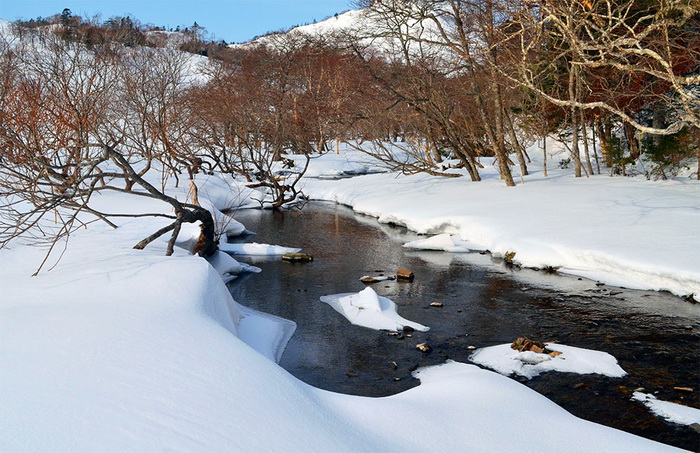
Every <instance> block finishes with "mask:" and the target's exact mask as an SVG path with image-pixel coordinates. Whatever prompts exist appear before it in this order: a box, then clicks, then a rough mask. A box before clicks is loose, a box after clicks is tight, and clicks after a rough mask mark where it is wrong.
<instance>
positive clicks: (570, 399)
mask: <svg viewBox="0 0 700 453" xmlns="http://www.w3.org/2000/svg"><path fill="white" fill-rule="evenodd" d="M235 218H236V219H237V220H238V221H240V222H242V223H243V224H244V225H245V226H246V228H247V229H248V230H250V231H254V232H256V233H257V235H256V236H255V237H253V238H247V241H249V242H250V241H254V242H260V243H267V244H277V245H283V246H288V247H300V248H302V249H303V252H305V253H308V254H311V255H312V256H313V257H314V260H313V261H312V262H310V263H287V262H283V261H282V260H281V259H280V257H243V256H236V259H238V260H239V261H242V262H247V263H251V264H254V265H256V266H258V267H260V268H262V270H263V272H262V273H260V274H249V275H245V276H242V277H241V278H239V279H237V280H234V281H233V282H232V283H231V284H230V290H231V294H232V295H233V297H234V299H236V300H237V301H238V302H240V303H242V304H243V305H246V306H249V307H251V308H254V309H257V310H260V311H263V312H265V313H270V314H273V315H276V316H280V317H283V318H287V319H291V320H293V321H295V322H296V323H297V330H296V332H295V334H294V336H293V337H292V339H291V340H290V342H289V344H288V346H287V349H286V350H285V352H284V355H283V357H282V360H281V362H280V365H281V366H282V367H284V368H285V369H286V370H288V371H289V372H290V373H291V374H293V375H294V376H296V377H297V378H299V379H300V380H302V381H304V382H307V383H308V384H311V385H313V386H315V387H318V388H322V389H326V390H331V391H334V392H340V393H347V394H353V395H363V396H374V397H377V396H387V395H391V394H395V393H398V392H401V391H404V390H407V389H409V388H411V387H415V386H416V385H418V384H419V381H418V380H416V379H414V378H413V377H412V376H411V371H412V370H414V369H415V368H416V367H423V366H428V365H436V364H440V363H443V362H444V361H445V360H447V359H452V360H455V361H458V362H467V363H469V355H470V354H471V353H472V352H473V351H471V350H469V349H468V347H470V346H475V347H477V348H481V347H486V346H492V345H497V344H503V343H511V342H513V341H514V340H515V339H516V338H518V337H527V338H531V339H534V340H541V341H556V342H559V343H563V344H566V345H570V346H576V347H581V348H587V349H594V350H600V351H605V352H608V353H610V354H612V355H613V356H615V357H616V358H617V360H618V363H619V364H620V366H622V368H623V369H625V371H627V373H628V376H626V377H624V378H608V377H605V376H600V375H578V374H572V373H555V372H550V373H545V374H543V375H540V376H538V377H535V378H534V379H531V380H527V379H524V378H515V379H517V380H518V381H519V382H521V383H523V384H524V385H526V386H528V387H530V388H531V389H533V390H535V391H537V392H539V393H541V394H542V395H544V396H546V397H548V398H549V399H551V400H552V401H554V402H556V403H557V404H559V405H560V406H562V407H563V408H564V409H566V410H568V411H569V412H571V413H572V414H574V415H576V416H578V417H581V418H583V419H587V420H591V421H593V422H596V423H601V424H604V425H607V426H612V427H614V428H618V429H621V430H624V431H627V432H630V433H633V434H637V435H640V436H643V437H646V438H649V439H654V440H657V441H659V442H663V443H666V444H670V445H674V446H677V447H681V448H685V449H688V450H692V451H698V450H700V432H698V431H696V430H695V429H693V428H690V427H687V426H682V425H677V424H673V423H669V422H666V421H664V420H663V419H661V418H659V417H656V416H654V415H652V414H651V413H650V412H649V410H648V409H647V408H646V407H645V406H644V405H643V404H642V403H640V402H637V401H631V400H630V398H631V394H632V392H633V391H635V390H636V389H638V388H643V389H644V390H643V392H645V393H652V394H654V395H655V396H657V397H658V398H659V399H661V400H666V401H674V402H680V403H682V404H685V405H688V406H692V407H696V408H700V397H699V393H700V353H699V352H698V351H700V305H692V304H690V303H688V302H685V301H684V300H682V299H681V298H678V297H675V296H673V295H671V294H668V293H660V292H649V291H635V290H628V289H624V288H615V287H608V286H605V285H601V284H596V282H594V281H590V280H585V279H578V278H575V277H570V276H564V275H560V274H548V273H545V272H537V271H534V270H528V269H518V268H513V267H509V266H507V265H506V264H504V263H503V262H502V261H501V260H496V259H494V258H492V257H491V256H490V255H488V254H485V255H482V254H479V253H466V254H451V253H447V252H439V251H425V252H423V251H420V252H419V251H409V250H406V249H404V248H403V247H402V244H403V243H405V242H408V241H411V240H415V239H418V238H421V237H420V236H418V235H416V234H414V233H412V232H410V231H407V230H406V229H405V228H401V227H395V226H388V225H381V224H379V223H378V222H377V221H376V220H375V219H373V218H369V217H364V216H360V215H356V214H354V213H353V212H352V210H350V209H348V208H346V207H343V206H338V205H334V204H327V203H310V204H308V205H307V206H306V207H305V208H304V209H303V210H301V211H285V212H277V211H260V210H241V211H239V212H237V213H236V215H235ZM400 268H405V269H410V270H411V271H413V272H414V274H415V280H414V281H413V282H410V283H409V282H400V281H383V282H380V283H376V284H373V285H372V288H373V289H374V290H375V291H376V292H377V293H378V294H379V295H380V296H385V297H388V298H389V299H391V300H392V301H394V302H395V303H396V304H397V306H398V313H399V315H401V316H402V317H404V318H406V319H409V320H411V321H415V322H418V323H421V324H424V325H427V326H429V327H430V330H429V331H428V332H412V333H411V337H410V338H409V337H407V336H402V337H397V336H390V335H389V334H388V332H386V331H376V330H371V329H367V328H364V327H359V326H355V325H352V324H350V323H349V322H348V321H347V320H346V319H345V318H344V317H343V316H341V315H340V314H339V313H337V312H335V311H334V310H333V308H331V307H330V306H329V305H327V304H324V303H322V302H320V300H319V298H320V297H321V296H324V295H329V294H337V293H348V292H358V291H361V290H362V289H363V288H365V285H364V284H363V283H361V282H360V281H359V279H360V277H362V276H364V275H378V274H380V273H384V274H386V275H392V274H394V273H395V272H396V270H397V269H400ZM433 301H438V302H441V303H442V304H443V305H444V306H443V307H431V306H430V303H431V302H433ZM424 342H425V343H427V344H428V345H430V346H431V348H432V349H433V350H432V352H430V353H422V352H420V351H419V350H417V349H416V344H418V343H424ZM674 387H681V388H692V389H693V390H694V391H693V392H689V391H684V390H676V389H674ZM513 422H514V423H532V424H533V429H535V428H534V426H536V425H537V422H536V420H535V421H531V420H527V421H526V420H514V421H513ZM552 435H558V434H557V433H552Z"/></svg>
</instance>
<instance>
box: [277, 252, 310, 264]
mask: <svg viewBox="0 0 700 453" xmlns="http://www.w3.org/2000/svg"><path fill="white" fill-rule="evenodd" d="M282 260H284V261H289V262H292V263H296V262H299V263H308V262H309V261H313V260H314V257H313V256H311V255H307V254H306V253H285V254H284V255H282Z"/></svg>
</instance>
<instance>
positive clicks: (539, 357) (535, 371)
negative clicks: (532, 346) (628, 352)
mask: <svg viewBox="0 0 700 453" xmlns="http://www.w3.org/2000/svg"><path fill="white" fill-rule="evenodd" d="M547 349H550V350H552V351H559V352H561V353H562V354H561V355H558V356H556V357H552V356H550V355H548V354H537V353H535V352H532V351H525V352H520V351H516V350H514V349H512V348H511V347H510V344H502V345H497V346H490V347H488V348H483V349H479V350H478V351H476V352H474V353H473V354H472V355H471V356H470V357H469V360H470V361H472V362H474V363H477V364H479V365H483V366H485V367H488V368H491V369H492V370H494V371H497V372H499V373H501V374H504V375H506V376H509V375H511V374H517V375H519V376H524V377H526V378H528V379H532V378H533V377H535V376H539V375H540V374H541V373H544V372H547V371H560V372H565V373H577V374H602V375H604V376H610V377H623V376H626V375H627V372H626V371H625V370H623V369H622V368H621V367H620V365H618V364H617V359H615V357H613V356H612V355H610V354H608V353H607V352H601V351H593V350H590V349H582V348H576V347H573V346H566V345H563V344H554V343H548V344H547Z"/></svg>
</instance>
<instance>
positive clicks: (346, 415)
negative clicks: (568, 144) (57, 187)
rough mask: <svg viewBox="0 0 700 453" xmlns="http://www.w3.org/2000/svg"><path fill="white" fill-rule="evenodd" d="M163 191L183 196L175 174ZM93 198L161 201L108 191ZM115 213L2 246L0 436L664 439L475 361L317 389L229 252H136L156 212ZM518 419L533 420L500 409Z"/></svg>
mask: <svg viewBox="0 0 700 453" xmlns="http://www.w3.org/2000/svg"><path fill="white" fill-rule="evenodd" d="M169 191H170V193H174V194H178V195H179V199H184V198H185V194H186V189H185V188H179V189H176V188H173V187H172V186H170V187H169ZM204 197H205V196H202V195H201V192H200V201H202V202H203V203H205V201H204ZM99 202H100V203H101V204H103V205H104V206H105V207H110V206H111V207H112V208H115V207H124V206H128V207H129V208H131V209H133V210H134V212H154V211H157V210H158V209H161V210H163V211H167V210H168V209H169V207H168V206H167V205H165V204H163V203H161V202H157V201H155V200H150V199H145V198H143V197H133V196H129V195H126V194H121V193H110V194H103V195H100V197H99ZM206 203H211V205H212V206H216V207H217V208H218V207H221V205H220V204H219V203H212V202H211V200H207V201H206ZM110 210H113V209H110ZM118 223H119V228H118V229H116V230H111V229H109V228H108V227H107V226H104V225H101V224H93V225H91V226H90V228H88V229H84V230H79V231H76V232H75V234H74V235H73V237H72V239H71V242H70V244H69V247H68V248H67V250H66V252H65V254H64V256H63V258H62V260H61V261H60V263H58V265H57V266H56V267H55V268H54V269H53V270H52V271H51V272H43V273H41V274H39V275H38V276H37V277H29V275H30V274H31V273H32V272H33V271H34V270H35V268H36V264H37V263H38V262H39V261H40V260H41V258H42V257H43V254H42V253H43V251H42V250H41V249H39V248H36V247H26V246H22V245H18V244H15V245H14V246H12V247H10V248H5V249H2V250H0V262H2V263H3V271H2V272H1V273H0V292H1V297H0V332H1V334H0V335H1V336H0V356H1V357H3V363H6V364H11V366H4V367H2V369H1V370H0V387H1V388H2V389H3V390H4V391H3V392H2V393H0V450H2V451H8V452H14V451H98V450H99V451H104V450H109V451H143V450H167V451H282V450H284V451H309V450H314V451H379V450H381V451H389V452H391V451H406V450H423V451H437V450H442V451H461V450H464V449H465V448H468V449H469V450H473V451H572V452H576V451H603V452H604V451H610V452H624V451H629V452H644V451H654V452H657V451H666V450H668V451H672V450H674V449H672V448H671V447H668V446H665V445H662V444H659V443H656V442H652V441H649V440H647V439H643V438H640V437H637V436H634V435H631V434H627V433H624V432H622V431H618V430H615V429H612V428H608V427H604V426H601V425H597V424H595V423H591V422H588V421H584V420H581V419H579V418H576V417H574V416H572V415H571V414H569V413H568V412H566V411H564V410H563V409H562V408H560V407H559V406H557V405H555V404H554V403H552V402H551V401H549V400H548V399H546V398H545V397H543V396H541V395H539V394H537V393H535V392H534V391H532V390H530V389H528V388H527V387H525V386H523V385H521V384H519V383H517V382H514V381H512V380H510V379H507V378H505V377H503V376H500V375H498V374H496V373H493V372H490V371H486V370H482V369H479V368H477V367H475V366H473V365H467V364H461V363H454V362H450V363H447V364H445V365H441V366H437V367H433V368H427V369H423V370H420V371H419V372H418V373H417V377H418V378H419V379H420V380H421V385H420V386H418V387H416V388H413V389H411V390H409V391H406V392H403V393H400V394H397V395H393V396H390V397H386V398H363V397H356V396H351V395H341V394H334V393H330V392H326V391H322V390H319V389H315V388H313V387H311V386H308V385H306V384H304V383H302V382H300V381H299V380H297V379H296V378H294V377H293V376H291V375H290V374H289V373H287V372H286V371H284V370H283V369H282V368H280V367H279V366H278V365H277V364H276V363H275V362H276V361H277V360H279V357H280V354H281V352H282V350H283V349H284V346H285V344H286V342H287V341H288V340H289V337H290V336H291V335H292V332H293V330H294V323H292V322H290V321H286V320H281V319H279V318H276V317H273V316H270V315H265V314H261V313H258V312H255V311H253V310H250V309H247V308H245V307H242V306H240V305H239V304H237V303H236V302H235V301H233V299H232V298H231V295H230V293H229V292H228V290H227V288H226V287H225V285H224V283H223V280H222V277H221V274H224V275H226V274H229V275H232V274H231V273H235V272H236V271H238V265H240V263H239V264H238V265H237V264H236V262H235V260H234V259H233V258H231V257H228V256H227V255H226V254H224V253H221V254H219V255H217V256H216V257H214V258H213V259H212V260H211V262H212V263H213V264H214V266H212V265H210V263H208V262H207V261H206V260H204V259H202V258H199V257H197V256H193V255H192V254H191V253H190V252H189V251H188V250H186V249H182V248H180V247H176V249H175V253H174V255H173V256H171V257H165V256H163V254H164V250H165V246H166V242H167V239H161V240H157V241H155V242H154V243H152V244H150V245H149V246H148V247H147V248H146V249H145V250H134V249H132V246H133V244H134V243H136V242H137V241H138V240H139V239H141V238H142V237H144V236H145V235H147V234H149V233H150V232H151V231H154V230H155V229H157V228H160V227H161V226H163V220H162V219H155V218H141V219H128V220H127V219H119V222H118ZM268 250H269V249H268ZM241 270H242V268H241ZM368 289H369V288H368ZM370 296H371V290H369V291H368V290H365V292H364V293H363V294H362V295H361V296H359V295H356V298H355V299H353V297H352V296H342V297H349V299H345V300H346V301H347V302H355V303H357V304H359V305H360V306H363V307H366V309H365V310H362V311H367V312H369V311H372V309H374V311H375V316H376V317H377V318H382V319H383V320H385V319H387V318H386V315H387V313H395V311H394V310H395V306H394V310H392V309H391V305H387V302H391V301H388V300H382V299H381V298H378V297H377V298H375V297H370ZM280 297H284V295H283V294H280ZM349 305H351V304H349ZM355 308H358V307H357V306H355ZM368 309H369V310H368ZM358 311H359V308H358ZM392 319H393V318H392ZM399 319H400V318H399ZM405 323H407V322H406V321H404V320H402V319H400V320H397V319H393V324H392V325H391V326H388V328H391V329H394V328H396V327H398V325H399V324H401V325H405ZM416 327H421V326H420V325H416ZM380 328H381V327H380ZM530 419H536V420H538V421H541V423H542V426H547V432H542V431H541V430H533V429H532V428H531V427H530V426H528V425H527V424H524V423H513V420H530Z"/></svg>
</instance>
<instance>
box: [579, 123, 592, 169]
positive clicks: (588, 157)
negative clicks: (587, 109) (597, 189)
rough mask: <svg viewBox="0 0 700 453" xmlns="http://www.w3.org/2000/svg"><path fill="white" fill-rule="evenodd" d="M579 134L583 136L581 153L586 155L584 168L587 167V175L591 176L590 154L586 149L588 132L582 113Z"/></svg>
mask: <svg viewBox="0 0 700 453" xmlns="http://www.w3.org/2000/svg"><path fill="white" fill-rule="evenodd" d="M581 133H582V134H583V152H584V154H585V155H586V166H587V167H588V174H589V175H592V174H593V165H591V153H590V150H589V149H588V130H587V129H586V119H585V118H584V117H583V112H581Z"/></svg>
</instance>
